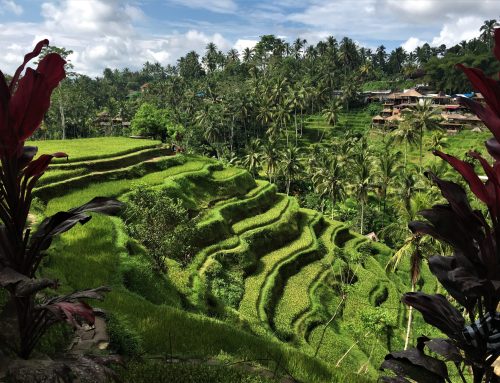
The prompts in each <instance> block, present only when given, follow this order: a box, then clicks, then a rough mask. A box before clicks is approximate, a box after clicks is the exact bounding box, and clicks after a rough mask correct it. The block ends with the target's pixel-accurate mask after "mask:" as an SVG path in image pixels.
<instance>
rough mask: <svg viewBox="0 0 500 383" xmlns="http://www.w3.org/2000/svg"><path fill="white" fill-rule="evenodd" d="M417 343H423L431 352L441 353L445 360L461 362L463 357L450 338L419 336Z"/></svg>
mask: <svg viewBox="0 0 500 383" xmlns="http://www.w3.org/2000/svg"><path fill="white" fill-rule="evenodd" d="M417 343H423V344H425V346H427V348H428V349H429V350H431V351H432V352H434V353H436V354H438V355H441V356H442V357H443V358H444V359H445V360H446V361H452V362H462V361H463V359H464V358H463V357H462V354H461V353H460V349H459V348H458V347H457V346H455V345H454V344H453V342H452V341H451V340H450V339H445V338H433V339H429V338H427V337H420V338H418V340H417Z"/></svg>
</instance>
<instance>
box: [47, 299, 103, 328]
mask: <svg viewBox="0 0 500 383" xmlns="http://www.w3.org/2000/svg"><path fill="white" fill-rule="evenodd" d="M44 308H45V309H47V310H49V311H51V312H52V313H53V314H54V316H55V317H56V318H57V319H58V320H65V321H66V322H68V323H70V324H71V325H72V326H73V327H79V322H80V321H83V322H85V323H88V324H89V325H93V324H94V322H95V315H94V310H93V309H92V307H90V306H89V305H88V304H86V303H85V302H56V303H53V304H50V305H46V306H45V307H44Z"/></svg>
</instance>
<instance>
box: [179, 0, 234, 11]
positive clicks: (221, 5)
mask: <svg viewBox="0 0 500 383" xmlns="http://www.w3.org/2000/svg"><path fill="white" fill-rule="evenodd" d="M170 2H171V3H175V4H179V5H182V6H184V7H188V8H194V9H205V10H207V11H212V12H217V13H234V12H236V10H237V9H238V5H237V4H236V2H235V1H234V0H171V1H170Z"/></svg>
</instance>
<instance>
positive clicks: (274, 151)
mask: <svg viewBox="0 0 500 383" xmlns="http://www.w3.org/2000/svg"><path fill="white" fill-rule="evenodd" d="M279 159H280V153H279V146H278V141H277V140H276V139H274V138H272V137H269V138H268V139H267V140H265V141H264V144H263V145H262V160H263V161H264V162H265V163H266V174H267V176H268V177H269V182H273V180H276V170H277V168H278V163H279Z"/></svg>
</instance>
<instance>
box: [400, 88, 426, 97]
mask: <svg viewBox="0 0 500 383" xmlns="http://www.w3.org/2000/svg"><path fill="white" fill-rule="evenodd" d="M400 96H401V97H422V94H421V93H418V92H417V91H416V90H415V89H409V90H407V91H406V92H403V93H401V94H400Z"/></svg>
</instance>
